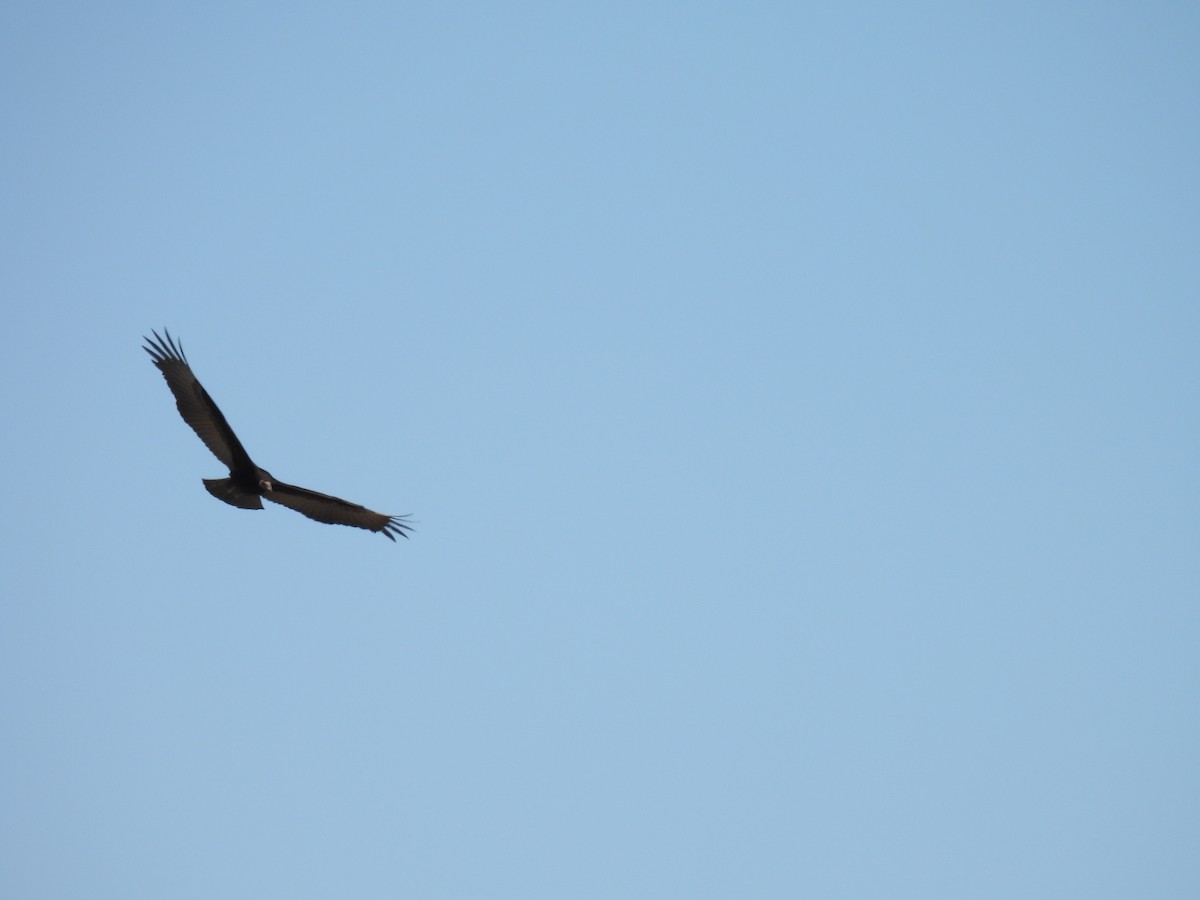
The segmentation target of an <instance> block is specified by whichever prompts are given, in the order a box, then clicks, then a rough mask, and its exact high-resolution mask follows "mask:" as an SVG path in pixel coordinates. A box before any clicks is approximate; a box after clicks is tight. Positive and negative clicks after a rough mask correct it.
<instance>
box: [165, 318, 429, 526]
mask: <svg viewBox="0 0 1200 900" xmlns="http://www.w3.org/2000/svg"><path fill="white" fill-rule="evenodd" d="M151 334H153V335H154V338H153V339H151V338H144V340H145V341H146V344H145V345H144V346H143V347H142V349H143V350H145V351H146V352H147V353H149V354H150V358H151V359H153V360H154V365H156V366H158V370H159V371H160V372H162V374H163V378H165V379H166V380H167V387H169V388H170V389H171V393H172V394H174V395H175V405H176V406H177V407H178V408H179V414H180V415H181V416H183V421H185V422H187V423H188V425H190V426H191V427H192V430H193V431H194V432H196V434H197V435H198V436H199V438H200V440H202V441H204V446H206V447H208V449H209V450H211V451H212V452H213V455H214V456H216V458H217V459H219V460H220V461H221V462H223V463H224V464H225V465H226V466H228V467H229V477H228V478H205V479H203V481H204V486H205V488H207V489H208V492H209V493H210V494H212V495H213V496H214V497H216V498H217V499H218V500H222V501H224V502H225V503H228V504H229V505H230V506H236V507H239V508H240V509H262V508H263V505H262V499H261V498H263V497H266V498H267V499H268V500H270V501H271V502H272V503H278V504H280V505H282V506H287V507H289V508H291V509H294V510H296V512H298V513H303V514H304V515H306V516H308V517H309V518H310V519H316V520H317V521H318V522H326V523H328V524H331V525H350V526H353V527H354V528H365V529H367V530H368V531H378V532H380V533H381V534H383V536H384V537H386V538H387V539H388V540H390V541H392V542H395V540H396V535H400V536H401V537H405V538H407V537H408V534H407V532H409V531H411V530H412V526H411V525H409V524H408V523H407V522H405V521H404V519H406V518H407V516H389V515H385V514H384V513H377V512H372V511H371V510H369V509H367V508H366V507H364V506H359V505H358V504H357V503H350V502H348V501H346V500H341V499H339V498H337V497H330V496H329V495H328V494H320V493H318V492H317V491H310V490H308V489H307V488H302V487H296V486H295V485H294V484H285V483H284V482H282V481H280V480H278V479H277V478H276V477H275V476H274V475H272V474H271V473H270V472H268V471H267V470H266V469H261V468H259V467H258V466H256V465H255V464H254V461H253V460H251V459H250V456H249V454H247V453H246V450H245V448H243V447H242V442H241V441H239V440H238V438H237V435H236V434H234V433H233V429H232V428H230V427H229V423H228V422H226V421H225V416H223V415H222V414H221V410H220V409H218V408H217V404H215V403H214V402H213V399H212V397H210V396H208V391H206V390H205V389H204V387H203V386H202V385H201V384H200V382H199V381H197V380H196V376H195V375H194V374H193V373H192V368H191V366H189V365H188V361H187V357H185V356H184V355H183V344H182V343H179V342H177V341H176V340H175V339H174V338H172V337H171V332H169V331H167V329H165V328H164V329H163V334H164V335H166V337H165V338H164V337H159V335H158V332H157V331H152V332H151Z"/></svg>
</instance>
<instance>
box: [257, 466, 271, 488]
mask: <svg viewBox="0 0 1200 900" xmlns="http://www.w3.org/2000/svg"><path fill="white" fill-rule="evenodd" d="M258 489H259V490H260V491H263V492H270V491H273V490H275V476H274V475H272V474H271V473H270V472H268V471H267V470H266V469H259V470H258Z"/></svg>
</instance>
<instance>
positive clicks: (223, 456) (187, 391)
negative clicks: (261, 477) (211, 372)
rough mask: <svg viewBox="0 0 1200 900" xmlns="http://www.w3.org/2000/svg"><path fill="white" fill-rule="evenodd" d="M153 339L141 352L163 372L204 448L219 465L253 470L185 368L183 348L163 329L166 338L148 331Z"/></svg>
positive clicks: (200, 386) (194, 377)
mask: <svg viewBox="0 0 1200 900" xmlns="http://www.w3.org/2000/svg"><path fill="white" fill-rule="evenodd" d="M151 334H153V335H154V337H153V339H151V338H145V341H146V346H144V347H143V348H142V349H143V350H145V351H146V352H147V353H149V354H150V357H151V359H153V360H154V365H156V366H158V370H159V371H160V372H162V373H163V378H165V379H166V380H167V387H169V388H170V389H171V393H172V394H174V395H175V405H176V406H177V407H178V408H179V414H180V415H181V416H183V421H185V422H187V423H188V424H189V425H191V426H192V430H193V431H194V432H196V434H197V435H199V437H200V440H202V441H204V445H205V446H206V447H208V449H209V450H211V451H212V452H213V455H214V456H216V458H217V459H219V460H220V461H221V462H223V463H225V465H226V466H228V467H229V470H230V471H231V472H234V471H251V472H252V471H253V470H254V463H252V462H251V461H250V456H249V455H248V454H247V453H246V451H245V449H244V448H243V447H242V443H241V441H239V440H238V439H237V435H236V434H234V433H233V429H232V428H230V427H229V423H228V422H226V421H225V417H224V416H223V415H221V410H219V409H218V408H217V404H215V403H214V402H213V399H212V397H210V396H208V391H206V390H205V389H204V386H203V385H201V384H200V382H199V381H197V380H196V376H195V375H194V374H192V369H191V366H189V365H188V361H187V357H185V356H184V355H183V345H182V344H177V343H176V342H175V340H174V339H173V338H172V337H171V332H169V331H167V330H166V329H165V328H164V329H163V334H165V335H166V338H165V339H164V338H161V337H159V336H158V332H157V331H152V332H151Z"/></svg>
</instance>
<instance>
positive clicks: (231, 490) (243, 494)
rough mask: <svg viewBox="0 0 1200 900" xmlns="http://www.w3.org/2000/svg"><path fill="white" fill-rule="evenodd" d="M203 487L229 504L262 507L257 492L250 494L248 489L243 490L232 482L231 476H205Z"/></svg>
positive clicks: (242, 507)
mask: <svg viewBox="0 0 1200 900" xmlns="http://www.w3.org/2000/svg"><path fill="white" fill-rule="evenodd" d="M203 481H204V487H205V488H206V489H207V490H208V492H209V493H210V494H212V495H213V496H214V497H216V498H217V499H218V500H221V501H222V502H224V503H228V504H229V505H230V506H237V507H240V508H241V509H262V508H263V505H262V500H260V499H259V498H258V494H251V493H250V492H249V491H244V490H242V489H241V488H240V487H238V486H237V485H236V484H234V483H233V479H232V478H205V479H203Z"/></svg>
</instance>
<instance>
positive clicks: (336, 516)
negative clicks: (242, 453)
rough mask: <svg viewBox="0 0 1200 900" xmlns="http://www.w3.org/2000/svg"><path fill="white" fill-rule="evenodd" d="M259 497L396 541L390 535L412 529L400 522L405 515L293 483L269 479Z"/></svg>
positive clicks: (402, 533) (329, 522) (311, 517)
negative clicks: (376, 510)
mask: <svg viewBox="0 0 1200 900" xmlns="http://www.w3.org/2000/svg"><path fill="white" fill-rule="evenodd" d="M263 497H265V498H266V499H267V500H271V501H273V502H275V503H278V504H280V505H281V506H286V507H288V508H289V509H294V510H295V511H296V512H298V513H303V514H304V515H306V516H308V517H309V518H310V519H316V520H317V521H318V522H325V523H327V524H330V525H350V526H352V527H354V528H365V529H367V530H368V531H379V532H382V533H383V535H384V537H386V538H387V539H388V540H392V541H394V540H396V538H395V537H394V535H397V534H398V535H400V536H401V537H404V538H407V537H408V534H407V533H406V532H409V531H412V526H411V525H409V524H407V523H406V522H404V521H403V520H404V519H405V516H388V515H384V514H383V513H377V512H372V511H371V510H369V509H367V508H366V507H365V506H359V505H358V504H357V503H350V502H349V501H346V500H341V499H339V498H337V497H330V496H329V495H328V494H321V493H318V492H317V491H310V490H308V489H307V488H302V487H296V486H295V485H294V484H284V483H283V482H280V481H275V482H272V484H271V490H269V491H267V492H265V493H264V494H263Z"/></svg>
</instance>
